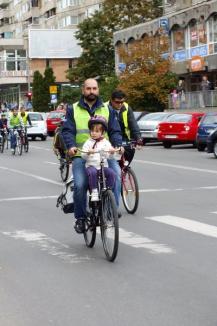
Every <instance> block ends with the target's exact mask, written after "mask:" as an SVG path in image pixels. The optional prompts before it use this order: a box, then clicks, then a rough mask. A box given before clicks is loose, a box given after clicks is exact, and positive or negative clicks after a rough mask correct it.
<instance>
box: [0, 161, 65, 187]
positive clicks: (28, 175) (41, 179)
mask: <svg viewBox="0 0 217 326" xmlns="http://www.w3.org/2000/svg"><path fill="white" fill-rule="evenodd" d="M0 169H2V170H5V171H9V172H14V173H18V174H21V175H25V176H27V177H32V178H34V179H37V180H40V181H45V182H48V183H52V184H54V185H58V186H62V185H63V184H62V183H61V182H57V181H54V180H51V179H48V178H43V177H41V176H39V175H36V174H32V173H27V172H23V171H20V170H16V169H11V168H7V167H5V166H0Z"/></svg>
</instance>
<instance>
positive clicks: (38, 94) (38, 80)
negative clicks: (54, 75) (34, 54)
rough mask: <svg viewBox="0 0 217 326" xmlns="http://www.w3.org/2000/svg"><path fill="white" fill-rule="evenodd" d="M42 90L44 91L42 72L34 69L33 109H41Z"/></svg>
mask: <svg viewBox="0 0 217 326" xmlns="http://www.w3.org/2000/svg"><path fill="white" fill-rule="evenodd" d="M43 92H44V80H43V76H42V74H41V73H40V72H39V71H38V70H36V71H35V72H34V75H33V84H32V93H33V97H32V105H33V109H34V111H40V112H41V111H43V106H42V102H43Z"/></svg>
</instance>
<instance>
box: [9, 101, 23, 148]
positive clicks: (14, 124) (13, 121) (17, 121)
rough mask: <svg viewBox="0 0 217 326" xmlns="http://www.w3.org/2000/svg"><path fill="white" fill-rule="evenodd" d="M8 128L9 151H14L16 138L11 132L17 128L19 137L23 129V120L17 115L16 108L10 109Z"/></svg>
mask: <svg viewBox="0 0 217 326" xmlns="http://www.w3.org/2000/svg"><path fill="white" fill-rule="evenodd" d="M8 128H9V132H10V139H11V151H14V150H15V147H16V136H15V135H14V132H13V130H14V128H17V129H18V132H19V134H20V135H21V132H22V130H23V129H24V123H23V119H22V118H21V117H20V116H19V115H18V108H17V107H15V108H13V109H12V115H11V116H10V117H9V119H8Z"/></svg>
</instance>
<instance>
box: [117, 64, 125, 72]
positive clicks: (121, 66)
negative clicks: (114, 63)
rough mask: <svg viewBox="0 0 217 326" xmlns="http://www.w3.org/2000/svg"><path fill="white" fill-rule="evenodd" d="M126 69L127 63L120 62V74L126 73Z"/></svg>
mask: <svg viewBox="0 0 217 326" xmlns="http://www.w3.org/2000/svg"><path fill="white" fill-rule="evenodd" d="M125 69H126V63H124V62H119V64H118V70H119V71H120V72H124V70H125Z"/></svg>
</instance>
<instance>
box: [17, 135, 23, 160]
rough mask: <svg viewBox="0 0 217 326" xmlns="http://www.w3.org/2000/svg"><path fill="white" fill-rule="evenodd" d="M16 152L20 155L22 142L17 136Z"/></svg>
mask: <svg viewBox="0 0 217 326" xmlns="http://www.w3.org/2000/svg"><path fill="white" fill-rule="evenodd" d="M17 153H18V154H19V155H20V156H21V155H22V153H23V143H22V139H21V138H20V137H17Z"/></svg>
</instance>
